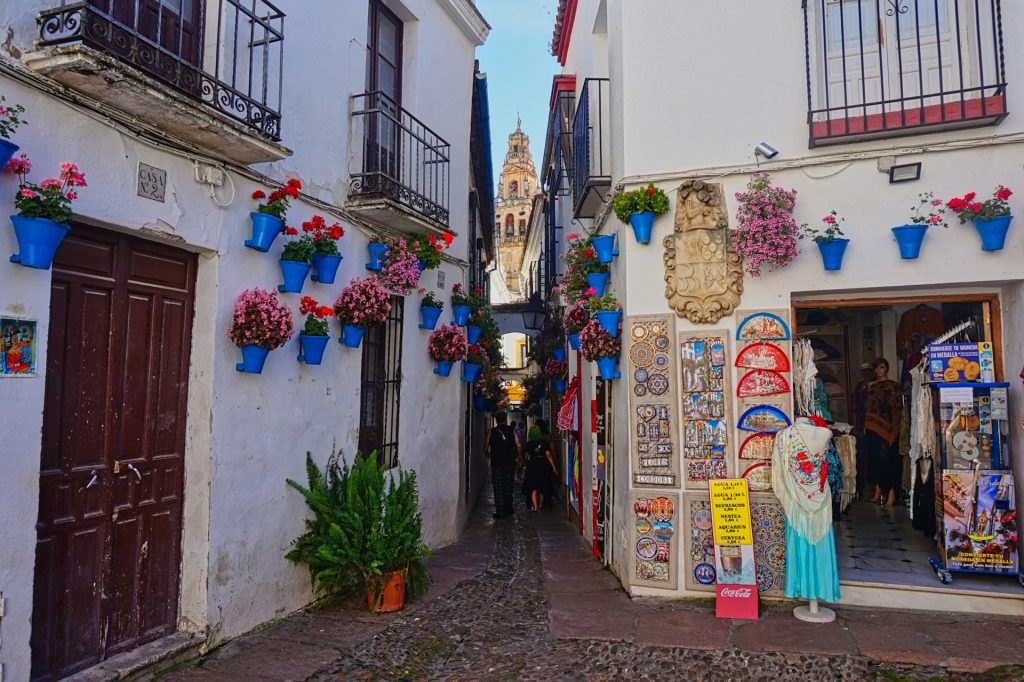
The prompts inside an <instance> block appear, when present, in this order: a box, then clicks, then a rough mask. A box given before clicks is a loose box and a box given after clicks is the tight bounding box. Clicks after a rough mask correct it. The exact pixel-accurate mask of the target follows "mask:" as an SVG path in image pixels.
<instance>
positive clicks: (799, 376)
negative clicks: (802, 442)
mask: <svg viewBox="0 0 1024 682" xmlns="http://www.w3.org/2000/svg"><path fill="white" fill-rule="evenodd" d="M817 374H818V368H817V367H815V365H814V351H813V350H812V349H811V342H810V341H809V340H808V339H807V338H806V337H804V338H800V339H797V340H796V341H794V342H793V391H794V397H795V399H796V411H797V414H814V412H813V409H814V389H815V388H816V381H815V378H816V377H817Z"/></svg>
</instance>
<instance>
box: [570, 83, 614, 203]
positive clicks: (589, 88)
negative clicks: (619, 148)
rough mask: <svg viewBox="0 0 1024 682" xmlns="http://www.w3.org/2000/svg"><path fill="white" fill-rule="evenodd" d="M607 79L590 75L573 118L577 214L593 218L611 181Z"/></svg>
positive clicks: (574, 184)
mask: <svg viewBox="0 0 1024 682" xmlns="http://www.w3.org/2000/svg"><path fill="white" fill-rule="evenodd" d="M608 103H609V99H608V79H607V78H588V79H586V80H585V81H583V89H582V90H581V91H580V98H579V100H578V101H577V103H576V115H575V116H574V117H573V121H572V156H573V162H572V176H573V183H572V196H573V206H574V216H575V217H576V218H593V217H595V216H596V215H597V210H598V208H599V207H600V206H601V204H602V203H603V202H604V201H605V199H606V198H607V196H606V195H607V193H608V190H609V189H610V188H611V185H612V176H611V154H610V147H609V143H610V140H609V137H608V130H607V128H608V121H607V116H608V114H609V113H610V112H609V109H608Z"/></svg>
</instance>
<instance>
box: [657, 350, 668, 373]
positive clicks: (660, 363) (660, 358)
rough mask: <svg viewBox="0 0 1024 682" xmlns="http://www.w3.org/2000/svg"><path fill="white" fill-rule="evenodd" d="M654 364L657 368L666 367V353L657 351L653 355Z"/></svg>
mask: <svg viewBox="0 0 1024 682" xmlns="http://www.w3.org/2000/svg"><path fill="white" fill-rule="evenodd" d="M654 366H655V367H657V368H658V369H666V368H667V367H668V355H666V354H665V353H658V354H657V355H655V356H654Z"/></svg>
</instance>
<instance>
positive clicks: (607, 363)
mask: <svg viewBox="0 0 1024 682" xmlns="http://www.w3.org/2000/svg"><path fill="white" fill-rule="evenodd" d="M618 365H619V359H618V358H617V357H615V356H614V355H608V356H606V357H603V358H598V359H597V371H598V373H600V375H601V380H602V381H611V380H612V379H618V378H619V377H621V376H622V374H620V373H619V369H618Z"/></svg>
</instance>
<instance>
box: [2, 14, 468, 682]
mask: <svg viewBox="0 0 1024 682" xmlns="http://www.w3.org/2000/svg"><path fill="white" fill-rule="evenodd" d="M54 4H55V2H48V1H41V0H33V1H31V2H29V1H25V2H18V3H4V4H2V5H0V31H3V32H5V33H6V31H7V29H8V28H10V30H12V31H13V44H14V45H15V46H17V47H18V48H20V49H21V51H22V52H28V51H29V50H30V49H31V47H32V41H33V39H34V37H35V31H36V29H35V13H36V12H37V11H39V10H41V9H45V8H49V7H50V6H52V5H54ZM278 4H279V6H280V7H281V9H282V10H283V11H284V12H285V13H286V14H287V19H286V22H285V36H286V38H285V60H284V64H285V69H286V82H285V89H284V98H285V104H284V108H283V123H282V134H283V139H282V144H284V145H286V146H287V147H289V148H291V149H292V150H294V152H295V153H294V155H293V156H291V157H290V158H288V159H286V160H284V161H281V162H279V163H273V164H262V165H259V166H256V167H255V169H256V170H258V171H260V172H262V173H265V174H266V175H267V176H269V177H271V178H274V179H276V180H278V181H283V180H285V179H287V178H289V177H297V178H299V179H300V180H302V182H303V185H304V191H305V192H308V193H309V194H311V195H313V196H315V197H317V198H319V199H321V200H323V201H327V202H330V203H332V204H335V205H340V204H343V203H344V200H345V197H346V193H347V186H348V177H347V169H348V167H349V156H350V140H349V119H348V111H349V97H350V96H351V95H353V94H357V93H360V92H362V91H363V90H364V89H365V88H364V73H365V54H366V47H365V40H366V22H367V10H366V3H364V2H359V3H334V2H300V1H299V0H281V2H279V3H278ZM388 4H389V5H393V6H394V9H396V11H398V12H399V14H400V15H401V16H402V18H403V19H404V20H405V21H406V42H405V51H404V59H405V63H404V78H403V81H404V84H405V92H404V93H403V95H404V102H403V104H404V106H405V107H406V108H407V109H408V110H410V111H411V112H412V113H413V114H414V115H415V116H417V117H418V118H419V119H421V120H422V121H424V122H425V123H426V124H427V125H429V126H430V127H432V128H433V129H434V131H435V132H437V133H438V134H439V135H441V136H442V137H444V138H445V139H446V140H447V141H449V142H450V143H451V145H452V151H451V154H452V156H451V164H450V173H451V188H452V189H451V199H450V209H451V223H450V224H451V227H452V229H453V230H455V231H456V232H457V233H459V234H460V236H459V237H457V238H456V240H455V242H454V244H453V246H452V248H451V250H450V252H449V253H450V254H451V255H452V256H455V257H456V258H459V259H463V260H465V259H466V258H467V256H468V249H469V248H470V245H469V243H468V238H467V236H466V235H467V232H468V224H469V216H468V213H467V211H468V209H467V205H468V201H467V196H468V191H469V168H470V164H469V121H470V111H471V96H472V78H473V57H474V43H473V41H472V40H471V38H470V36H469V35H468V34H467V33H466V32H464V31H463V30H462V29H461V28H460V27H458V26H457V25H456V23H455V22H454V21H453V19H452V18H451V16H450V15H449V14H448V12H447V10H445V9H443V5H444V4H448V3H437V2H433V1H432V0H407V1H406V3H405V5H404V6H398V5H397V3H388ZM452 4H458V3H452ZM325 26H330V27H331V30H330V32H329V34H327V33H325V32H324V30H323V27H325ZM0 59H5V60H10V56H9V55H8V54H4V53H0ZM0 94H4V95H5V96H6V97H7V99H8V101H9V102H20V103H22V104H24V105H25V107H26V108H27V112H26V115H25V118H26V119H27V120H28V121H29V124H28V125H27V126H25V127H23V128H22V129H21V130H19V131H18V133H17V134H16V137H15V140H14V141H15V142H16V143H17V144H19V145H20V146H21V147H22V149H23V150H24V151H26V152H27V153H28V154H29V155H30V157H31V158H32V161H33V166H34V171H33V174H32V177H33V178H34V179H36V180H37V181H38V180H39V179H41V178H42V177H46V175H47V174H50V173H51V172H52V173H55V172H56V169H57V168H59V163H60V162H61V161H65V160H73V161H76V162H77V163H78V164H79V165H80V167H81V168H82V170H83V171H84V172H85V174H86V176H87V178H88V181H89V186H88V187H87V188H84V189H83V190H82V192H81V198H80V199H79V200H78V201H77V202H76V204H75V211H76V213H77V214H78V216H79V219H80V220H82V221H83V222H87V223H90V224H94V225H97V226H101V227H109V228H110V229H114V230H119V231H124V232H129V233H131V232H135V231H137V230H138V229H139V228H140V227H142V226H144V225H149V226H150V227H156V228H157V229H159V230H161V231H163V232H165V233H167V234H168V235H172V236H173V237H174V238H175V239H178V240H179V245H180V246H182V247H183V248H186V249H189V250H192V251H196V252H198V253H199V254H200V256H199V263H200V266H199V275H198V282H197V296H196V311H195V321H194V334H193V349H192V366H191V378H190V386H189V415H188V442H187V450H186V483H185V485H186V492H185V519H184V526H185V529H184V542H183V547H182V552H183V565H182V584H181V594H182V599H181V608H180V621H181V624H182V627H183V628H185V629H189V630H203V629H205V628H209V632H210V635H211V639H212V640H213V641H218V640H222V639H224V638H228V637H231V636H235V635H238V634H240V633H242V632H245V631H247V630H249V629H251V628H253V627H254V626H256V625H258V624H260V623H262V622H264V621H266V620H268V619H271V618H274V617H277V616H281V615H284V614H286V613H288V612H291V611H294V610H295V609H297V608H300V607H301V606H303V605H305V604H307V603H309V601H310V600H311V598H312V592H311V589H310V585H309V580H308V577H307V575H308V574H307V572H306V570H305V569H304V568H302V567H299V566H295V565H293V564H291V563H289V562H287V561H286V560H285V559H284V556H283V555H284V552H285V551H286V550H287V548H288V546H289V544H290V543H291V541H292V540H293V539H294V538H295V537H296V536H297V535H298V534H299V533H300V532H301V530H302V522H303V519H304V518H305V514H306V510H305V506H304V504H303V502H302V500H301V499H300V497H299V496H298V495H297V494H296V493H294V492H292V491H290V490H289V489H287V488H286V486H285V483H284V480H285V478H288V477H291V478H296V479H299V480H303V478H304V474H305V472H304V466H303V464H304V457H305V453H306V451H311V452H312V453H313V455H314V457H315V458H316V460H317V461H318V462H320V463H323V462H324V461H325V460H326V458H327V456H328V455H329V454H330V452H331V451H332V449H343V450H344V451H345V453H346V455H347V456H348V457H349V458H351V457H352V455H353V454H354V453H355V445H356V440H357V432H358V419H359V376H360V371H359V370H360V357H361V354H360V352H359V351H358V350H350V349H345V348H343V347H341V346H340V345H338V344H337V343H335V342H334V341H333V340H332V342H331V344H330V346H329V347H328V350H327V354H326V356H325V360H324V364H323V365H322V366H320V367H307V366H305V365H301V364H299V363H297V362H296V361H295V355H296V353H297V343H298V342H297V340H295V341H293V342H290V343H289V345H287V346H286V347H284V348H282V349H280V350H279V351H277V352H275V353H272V354H271V356H270V358H269V360H268V362H267V367H266V369H265V370H264V373H263V374H262V375H260V376H251V375H244V374H241V373H238V372H236V371H235V369H234V366H235V363H236V362H237V361H238V360H239V353H238V350H237V349H236V348H235V347H234V345H233V344H232V343H231V342H230V341H229V340H228V338H227V336H226V334H227V329H228V326H229V323H230V319H231V313H232V307H233V305H234V302H235V300H236V298H237V296H238V294H239V293H240V292H241V291H242V290H243V289H246V288H252V287H262V288H266V289H272V288H273V287H275V286H276V285H277V284H278V283H279V282H280V281H281V280H280V271H279V268H278V264H277V258H276V256H275V251H274V249H272V251H271V253H269V254H260V253H257V252H255V251H252V250H250V249H247V248H244V246H243V244H242V242H243V240H244V239H246V238H247V236H248V232H249V229H250V228H249V218H248V214H249V212H250V211H251V210H252V209H253V202H252V201H251V200H250V199H249V195H250V194H251V192H252V191H253V190H255V189H257V188H258V187H260V185H258V184H256V183H254V182H252V181H250V180H247V179H245V178H243V177H242V176H240V175H237V174H235V175H233V179H234V183H235V187H236V190H237V192H236V195H235V198H234V201H233V202H232V203H231V205H230V206H229V207H227V208H220V207H218V206H216V205H214V203H213V202H212V201H211V200H210V199H209V198H208V196H207V187H206V186H205V185H200V184H197V183H196V182H194V181H193V179H192V167H191V162H190V161H188V160H186V159H184V158H181V157H179V156H176V155H173V154H170V153H167V152H164V151H160V150H158V149H155V148H153V147H150V146H147V145H145V144H142V143H140V142H138V141H136V140H135V139H133V137H132V136H130V135H128V134H125V133H123V132H119V131H118V130H116V129H114V128H112V127H110V126H108V125H106V124H105V123H102V122H99V121H97V120H94V119H92V118H90V117H88V116H86V115H84V114H83V113H81V112H79V111H76V110H75V109H73V108H72V107H70V106H68V105H67V104H65V103H63V102H60V101H58V100H57V99H55V98H52V97H50V96H48V95H45V94H43V93H41V92H39V91H37V90H34V89H30V88H28V87H26V86H24V85H21V84H18V83H15V82H14V81H12V80H10V79H8V78H5V77H3V76H0ZM357 144H358V142H357ZM140 161H141V162H145V163H148V164H150V165H152V166H156V167H158V168H162V169H165V170H166V171H167V181H168V184H167V198H166V202H165V203H163V204H161V203H157V202H154V201H151V200H148V199H144V198H139V197H136V196H135V182H134V178H135V172H136V167H137V164H138V163H139V162H140ZM51 169H52V170H51ZM15 189H16V185H15V181H14V179H13V178H12V177H11V176H6V177H0V213H2V214H3V215H5V216H6V215H9V214H11V213H13V212H14V209H13V194H14V191H15ZM228 194H229V192H228V188H227V187H223V188H219V189H218V196H219V197H220V199H221V200H222V201H224V200H226V199H227V198H228ZM316 212H318V211H317V209H315V208H313V207H312V206H311V205H309V204H306V203H305V202H303V201H298V202H293V205H292V208H291V210H290V211H289V223H290V224H294V225H297V224H299V223H300V222H301V221H303V220H306V219H309V218H310V217H311V216H312V215H313V214H314V213H316ZM342 222H343V223H344V224H345V227H346V235H345V237H344V238H343V240H342V242H341V250H342V253H343V254H344V256H345V260H344V261H343V262H342V266H341V270H340V271H339V274H338V278H337V284H335V285H319V284H314V283H311V282H308V281H307V283H306V287H305V290H304V294H309V295H312V296H314V297H316V298H317V299H318V300H320V301H321V302H322V303H325V304H332V303H333V301H334V300H335V298H336V297H337V296H338V294H339V293H340V290H341V289H342V288H343V287H344V286H345V284H347V282H348V281H349V280H350V279H351V278H353V277H357V276H365V275H366V274H367V271H366V270H365V269H364V267H363V264H364V263H365V262H366V243H367V234H366V233H364V232H362V231H360V230H358V229H354V228H353V226H352V225H349V224H347V223H345V221H342ZM277 248H280V242H278V244H277ZM15 251H16V248H15V240H14V235H13V231H12V230H10V229H9V228H4V229H2V230H0V253H3V254H5V257H4V258H3V259H2V262H0V315H14V316H18V317H29V318H34V319H37V320H38V322H39V335H38V344H39V346H38V347H39V351H40V353H39V357H38V367H39V376H38V377H36V378H34V379H20V380H0V403H2V404H4V405H6V406H7V410H6V417H5V419H4V423H5V425H4V427H3V438H2V440H3V442H4V443H5V446H4V448H3V449H2V451H0V464H2V468H3V472H4V475H3V477H2V481H0V490H2V494H0V547H3V549H4V551H3V552H2V553H0V592H2V594H3V597H4V599H5V600H6V613H5V615H4V617H3V619H2V621H0V642H2V647H0V662H2V663H3V664H4V670H3V672H4V674H5V679H8V678H9V679H12V680H21V679H27V678H28V675H29V635H30V631H31V626H30V623H31V610H32V582H33V575H34V557H35V519H36V516H37V511H38V487H39V481H38V474H39V461H40V460H39V457H40V440H41V438H40V433H41V425H42V409H43V387H44V381H45V367H46V358H45V350H46V343H47V326H48V318H49V309H48V306H49V282H50V277H49V272H45V271H38V270H32V269H28V268H23V267H19V266H17V265H13V264H9V263H7V259H6V254H8V253H13V252H15ZM442 270H443V271H444V273H445V278H446V287H445V288H446V289H447V287H450V286H451V284H452V283H453V282H456V281H463V280H464V277H465V273H464V271H463V269H462V268H461V267H460V266H458V265H456V264H453V263H445V264H443V265H442ZM436 284H437V273H436V272H433V271H428V272H427V273H426V274H425V275H424V277H423V280H422V282H421V286H426V287H427V288H433V289H435V290H437V287H436ZM438 293H439V296H440V297H441V298H442V299H443V300H447V292H446V291H438ZM299 297H300V296H299V295H296V294H282V295H281V298H282V299H283V300H284V301H286V302H287V303H288V304H289V305H291V306H292V308H293V310H294V312H295V323H296V327H297V328H300V327H301V324H302V319H303V318H302V317H301V316H299V314H298V299H299ZM447 316H448V315H447V314H446V315H445V316H444V318H445V319H447ZM418 323H419V303H418V297H417V296H415V295H413V296H411V297H409V298H408V299H407V300H406V324H405V331H404V339H403V346H404V352H403V357H402V363H403V364H402V370H403V382H402V398H401V406H402V414H401V420H400V434H399V443H400V452H399V461H400V464H401V465H402V466H405V467H410V468H413V469H415V470H416V471H417V473H418V475H419V487H420V497H421V509H422V512H423V518H424V533H425V540H426V541H427V542H428V543H429V544H431V545H433V546H441V545H444V544H447V543H450V542H452V541H454V540H455V538H456V537H457V535H458V533H459V531H460V530H461V527H462V525H463V523H464V521H465V517H466V514H467V510H466V508H465V496H464V495H463V494H462V488H463V481H464V478H465V472H464V470H463V469H464V464H463V462H464V456H463V436H462V434H463V424H462V419H463V415H462V412H460V411H459V410H451V409H450V407H451V406H452V405H460V404H464V400H465V393H464V388H463V385H462V384H460V382H459V381H458V380H457V378H455V377H452V378H449V379H441V378H438V377H437V376H436V375H434V374H433V373H432V372H431V368H432V367H433V363H432V361H431V360H430V358H429V357H428V355H427V352H426V341H427V332H424V331H422V330H420V329H417V328H416V325H417V324H418ZM332 335H333V336H334V337H337V335H338V327H337V324H336V323H332ZM441 406H445V408H446V409H441Z"/></svg>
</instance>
